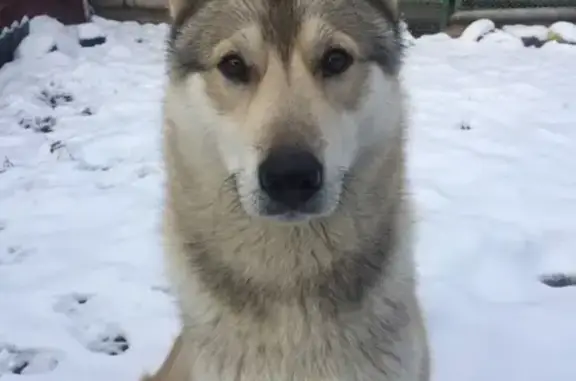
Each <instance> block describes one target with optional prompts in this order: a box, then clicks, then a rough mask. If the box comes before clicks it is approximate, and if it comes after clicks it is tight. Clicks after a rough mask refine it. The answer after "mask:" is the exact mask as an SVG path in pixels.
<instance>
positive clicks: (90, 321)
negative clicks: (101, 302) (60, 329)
mask: <svg viewBox="0 0 576 381" xmlns="http://www.w3.org/2000/svg"><path fill="white" fill-rule="evenodd" d="M95 307H97V305H93V295H89V294H81V293H73V294H69V295H65V296H62V297H60V298H59V299H58V301H57V302H56V304H54V311H55V312H58V313H61V314H63V315H65V316H66V317H67V318H68V326H69V332H70V333H71V335H72V336H73V337H74V338H75V339H76V340H77V341H78V342H79V343H81V344H82V346H84V347H85V348H86V349H87V350H89V351H91V352H94V353H102V354H106V355H109V356H117V355H120V354H122V353H124V352H126V351H127V350H128V349H129V348H130V342H129V341H128V338H127V335H126V333H125V332H124V331H123V330H122V328H121V327H120V326H119V325H118V324H116V323H113V322H108V321H102V320H100V319H98V318H97V317H96V316H94V314H91V313H90V312H91V311H92V310H93V308H95Z"/></svg>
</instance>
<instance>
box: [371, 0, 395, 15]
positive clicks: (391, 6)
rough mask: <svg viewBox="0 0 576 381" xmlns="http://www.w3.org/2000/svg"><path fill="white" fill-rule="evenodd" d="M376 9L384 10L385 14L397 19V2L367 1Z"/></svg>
mask: <svg viewBox="0 0 576 381" xmlns="http://www.w3.org/2000/svg"><path fill="white" fill-rule="evenodd" d="M369 2H370V3H372V4H373V5H374V6H376V8H380V9H382V8H385V9H386V11H387V12H386V13H389V14H391V15H392V16H393V17H394V18H395V19H398V16H399V9H398V0H369Z"/></svg>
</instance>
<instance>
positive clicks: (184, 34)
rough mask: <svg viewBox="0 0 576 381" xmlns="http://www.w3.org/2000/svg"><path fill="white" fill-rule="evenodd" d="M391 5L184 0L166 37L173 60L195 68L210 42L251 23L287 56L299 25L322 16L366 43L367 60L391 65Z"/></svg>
mask: <svg viewBox="0 0 576 381" xmlns="http://www.w3.org/2000/svg"><path fill="white" fill-rule="evenodd" d="M391 4H393V0H188V3H187V6H186V7H184V8H183V9H182V10H181V11H180V12H179V13H178V14H177V15H176V17H175V20H174V22H173V25H172V33H171V38H170V40H171V41H170V42H171V45H172V52H173V53H176V58H177V59H180V60H182V59H183V60H184V61H186V60H189V61H191V62H190V63H195V64H196V66H197V67H196V68H194V65H192V66H193V67H192V69H193V70H194V69H198V70H200V69H201V65H200V64H201V61H202V58H203V57H205V56H207V55H208V54H209V51H210V50H211V49H212V48H213V47H214V46H216V45H217V44H218V43H219V42H221V41H223V40H225V39H227V38H230V37H231V36H232V35H233V34H234V33H236V32H237V31H238V30H240V29H242V28H243V27H247V26H251V25H254V26H256V27H257V28H258V29H259V30H260V32H261V34H262V39H263V40H264V41H265V42H267V43H268V44H269V45H271V46H273V47H275V49H276V50H277V51H278V53H279V55H280V57H281V59H282V60H284V61H288V60H289V57H290V54H291V51H292V49H293V47H294V45H295V43H296V40H297V38H298V35H299V32H300V30H301V28H302V26H303V24H305V22H306V21H307V20H311V19H314V20H316V21H317V20H323V21H324V22H325V23H326V24H329V25H330V26H331V27H332V28H333V29H335V30H338V31H340V32H343V33H345V34H346V35H348V36H349V37H351V38H352V39H353V40H355V42H356V43H357V44H358V45H359V47H360V48H365V49H364V50H365V52H366V54H367V55H370V57H366V58H367V59H372V60H374V61H377V62H378V63H382V64H384V65H385V66H386V67H390V66H392V63H391V56H394V57H396V56H397V55H398V54H399V51H396V50H399V44H398V37H399V36H398V23H397V17H396V12H395V11H394V9H393V6H391ZM396 48H398V49H396ZM178 56H179V57H178ZM394 57H393V58H394ZM384 61H386V62H384ZM388 61H390V62H388Z"/></svg>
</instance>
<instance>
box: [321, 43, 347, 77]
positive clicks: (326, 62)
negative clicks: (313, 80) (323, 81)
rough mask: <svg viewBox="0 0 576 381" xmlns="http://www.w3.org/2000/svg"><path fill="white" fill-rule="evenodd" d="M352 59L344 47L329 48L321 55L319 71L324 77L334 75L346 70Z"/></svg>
mask: <svg viewBox="0 0 576 381" xmlns="http://www.w3.org/2000/svg"><path fill="white" fill-rule="evenodd" d="M353 61H354V59H353V58H352V56H351V55H350V54H349V53H348V52H347V51H345V50H344V49H340V48H334V49H330V50H328V51H327V52H326V53H324V56H322V60H321V61H320V71H321V72H322V76H323V77H324V78H329V77H334V76H336V75H340V74H342V73H344V72H345V71H346V70H348V68H349V67H350V66H352V63H353Z"/></svg>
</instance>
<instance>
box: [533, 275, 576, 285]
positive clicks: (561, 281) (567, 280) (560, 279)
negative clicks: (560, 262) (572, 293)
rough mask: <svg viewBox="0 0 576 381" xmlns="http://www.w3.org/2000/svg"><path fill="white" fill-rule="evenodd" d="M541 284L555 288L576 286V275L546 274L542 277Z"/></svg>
mask: <svg viewBox="0 0 576 381" xmlns="http://www.w3.org/2000/svg"><path fill="white" fill-rule="evenodd" d="M540 282H542V283H544V284H545V285H546V286H548V287H553V288H562V287H569V286H576V274H573V275H570V274H561V273H556V274H545V275H542V276H541V277H540Z"/></svg>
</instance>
